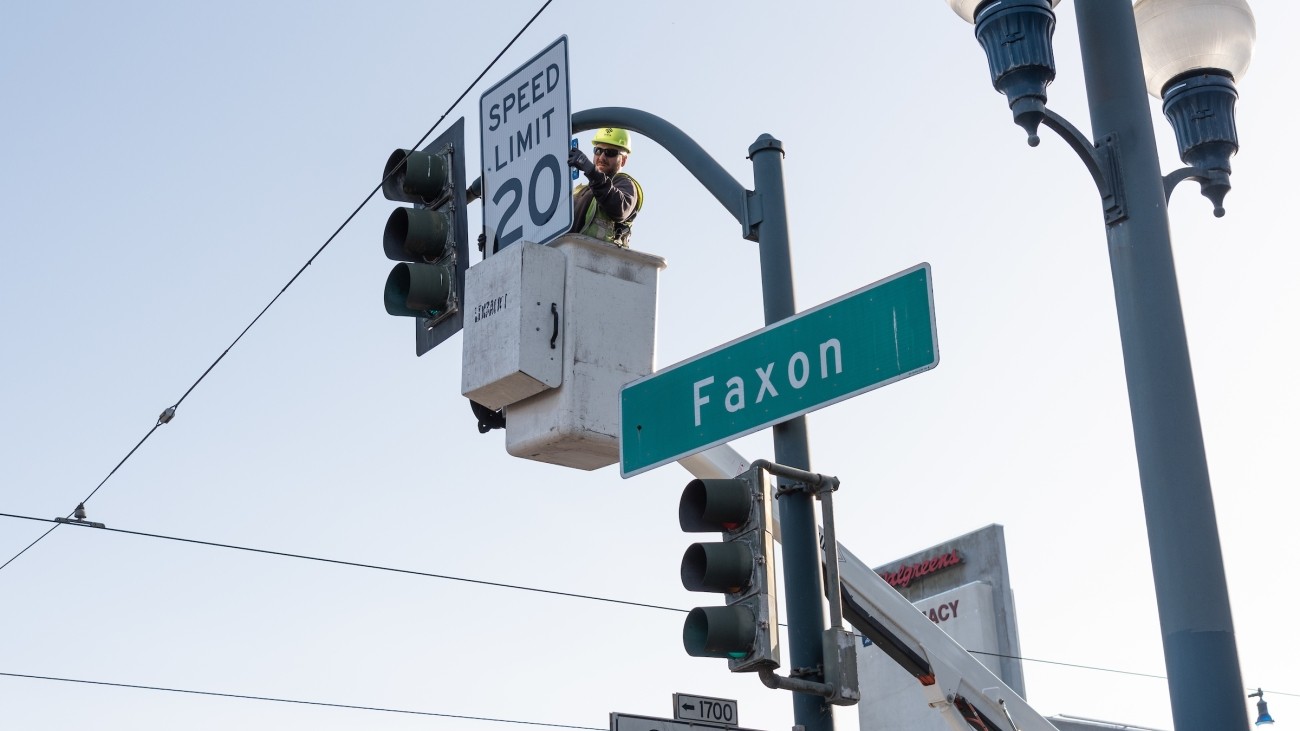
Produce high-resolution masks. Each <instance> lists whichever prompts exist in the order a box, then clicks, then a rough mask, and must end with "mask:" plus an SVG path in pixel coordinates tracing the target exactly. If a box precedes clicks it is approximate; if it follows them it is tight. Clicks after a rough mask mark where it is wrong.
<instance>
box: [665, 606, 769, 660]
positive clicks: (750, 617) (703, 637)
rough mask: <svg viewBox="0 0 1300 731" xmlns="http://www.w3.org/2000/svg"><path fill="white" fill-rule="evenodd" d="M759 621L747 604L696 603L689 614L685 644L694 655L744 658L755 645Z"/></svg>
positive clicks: (683, 629)
mask: <svg viewBox="0 0 1300 731" xmlns="http://www.w3.org/2000/svg"><path fill="white" fill-rule="evenodd" d="M757 637H758V625H757V623H756V622H755V621H754V614H753V612H751V611H750V610H749V608H748V607H745V606H743V605H732V606H728V607H696V608H694V609H692V610H691V611H690V613H689V614H687V615H686V623H685V624H684V625H683V626H682V645H683V646H684V647H685V648H686V654H688V655H690V656H692V657H719V658H724V659H737V660H738V659H741V658H744V657H747V656H748V655H749V654H750V653H751V652H752V651H753V648H754V642H755V640H756V639H757Z"/></svg>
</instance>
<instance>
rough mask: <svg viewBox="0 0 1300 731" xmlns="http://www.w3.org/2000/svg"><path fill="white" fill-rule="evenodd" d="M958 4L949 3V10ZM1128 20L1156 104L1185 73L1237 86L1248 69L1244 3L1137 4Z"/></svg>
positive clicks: (1171, 0) (1154, 0)
mask: <svg viewBox="0 0 1300 731" xmlns="http://www.w3.org/2000/svg"><path fill="white" fill-rule="evenodd" d="M962 1H963V0H949V3H950V4H952V5H953V6H954V8H953V9H954V10H955V9H956V5H957V4H958V3H960V2H962ZM1082 1H1083V2H1087V0H1082ZM1133 15H1134V17H1135V18H1136V20H1137V32H1138V42H1139V44H1140V45H1141V47H1142V69H1143V71H1144V73H1145V74H1146V82H1147V91H1149V92H1150V93H1151V96H1154V97H1155V98H1157V99H1159V98H1161V92H1162V91H1163V90H1164V87H1165V85H1166V84H1168V83H1169V82H1170V80H1172V79H1173V78H1175V77H1177V76H1180V75H1182V74H1185V73H1187V72H1189V71H1196V70H1198V69H1205V70H1207V71H1209V70H1219V71H1226V72H1227V73H1228V74H1229V75H1231V76H1232V78H1233V80H1234V81H1237V82H1240V81H1241V77H1242V75H1243V74H1245V73H1246V69H1247V68H1248V67H1249V66H1250V56H1251V53H1252V51H1253V50H1254V47H1255V15H1254V14H1253V13H1251V12H1250V5H1249V4H1247V2H1246V0H1137V2H1136V3H1134V4H1133Z"/></svg>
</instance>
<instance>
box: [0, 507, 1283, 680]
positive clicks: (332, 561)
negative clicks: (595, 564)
mask: <svg viewBox="0 0 1300 731" xmlns="http://www.w3.org/2000/svg"><path fill="white" fill-rule="evenodd" d="M0 517H4V518H15V519H18V520H34V521H37V522H47V523H49V522H53V521H51V520H49V519H47V518H36V517H33V516H30V515H17V514H14V513H0ZM100 530H106V531H111V532H113V533H125V534H127V535H133V536H143V537H145V538H158V539H161V540H166V541H178V542H180V543H192V544H195V545H199V546H211V547H213V548H228V549H231V550H235V551H247V552H249V553H261V554H266V555H269V556H281V557H283V558H297V559H303V560H306V561H317V562H320V563H330V564H336V565H339V566H351V567H354V568H363V569H373V570H375V571H388V572H391V573H398V574H408V575H411V576H423V577H426V578H431V579H446V580H448V581H462V582H465V583H467V584H479V585H482V586H495V587H498V588H501V589H517V590H519V591H531V592H536V593H538V594H551V595H554V596H566V597H570V598H573V599H589V600H592V601H598V602H608V603H610V604H623V605H626V606H630V607H642V608H645V609H661V610H664V611H668V612H680V613H683V614H685V613H687V612H688V611H689V610H686V609H679V608H677V607H665V606H662V605H659V604H646V603H644V602H633V601H628V600H626V599H611V598H609V597H601V596H592V595H590V594H577V593H574V592H567V591H556V590H554V589H540V588H537V587H533V586H520V585H518V584H505V583H501V582H497V581H487V580H485V579H469V578H465V577H462V576H448V575H446V574H435V573H431V572H427V571H416V570H413V569H399V568H393V567H391V566H378V565H375V564H365V563H358V562H356V561H342V560H339V559H332V558H321V557H319V556H307V555H304V554H298V553H287V552H284V551H271V550H267V549H264V548H249V547H247V546H236V545H233V544H229V543H216V542H213V541H201V540H197V539H194V538H180V537H176V536H166V535H162V534H159V533H146V532H143V531H133V530H125V529H122V528H109V527H103V528H101V529H100ZM967 652H969V653H970V654H972V655H987V656H989V657H1003V658H1007V659H1009V660H1023V661H1024V662H1036V663H1042V664H1045V665H1059V666H1062V667H1070V668H1078V669H1080V670H1096V671H1099V672H1105V673H1118V674H1121V675H1134V676H1137V677H1142V678H1154V679H1156V680H1168V678H1167V677H1166V676H1164V675H1156V674H1154V673H1140V672H1137V671H1133V670H1116V669H1114V668H1103V667H1097V666H1095V665H1080V664H1077V663H1068V662H1059V661H1056V660H1040V659H1038V658H1033V657H1022V656H1020V655H1004V654H1001V653H997V652H984V651H982V650H967ZM3 674H4V673H0V675H3ZM1269 693H1275V694H1277V695H1285V696H1292V697H1296V698H1300V694H1295V693H1283V692H1282V691H1273V690H1270V691H1269Z"/></svg>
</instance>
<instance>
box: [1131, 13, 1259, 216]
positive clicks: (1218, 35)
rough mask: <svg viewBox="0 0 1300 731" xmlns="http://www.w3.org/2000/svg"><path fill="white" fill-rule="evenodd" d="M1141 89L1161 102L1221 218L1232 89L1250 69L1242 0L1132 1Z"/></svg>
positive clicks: (1232, 130) (1249, 24)
mask: <svg viewBox="0 0 1300 731" xmlns="http://www.w3.org/2000/svg"><path fill="white" fill-rule="evenodd" d="M1133 15H1134V18H1135V19H1136V20H1137V31H1138V42H1139V44H1140V45H1141V48H1142V67H1143V72H1144V73H1145V75H1146V84H1147V91H1149V92H1150V93H1151V95H1152V96H1154V97H1156V98H1157V99H1163V100H1164V112H1165V117H1166V118H1167V119H1168V120H1169V124H1170V125H1172V126H1173V128H1174V135H1175V136H1176V137H1177V138H1178V156H1179V157H1181V158H1182V160H1183V162H1184V163H1186V164H1187V165H1190V166H1191V167H1193V168H1196V169H1197V170H1196V173H1197V177H1198V178H1199V179H1200V181H1201V192H1202V193H1203V194H1204V195H1205V196H1206V197H1207V198H1209V199H1210V200H1211V201H1213V203H1214V215H1215V216H1222V215H1223V198H1224V196H1226V195H1227V194H1228V190H1229V189H1230V188H1231V184H1230V183H1229V182H1228V176H1229V175H1230V174H1231V173H1232V166H1231V164H1230V163H1229V159H1230V158H1231V157H1232V156H1233V155H1235V154H1236V153H1237V123H1236V111H1235V110H1236V103H1237V87H1236V84H1235V82H1236V81H1240V80H1241V77H1242V76H1243V75H1244V74H1245V73H1246V69H1247V68H1248V67H1249V66H1250V56H1251V52H1252V50H1253V49H1254V45H1255V16H1254V15H1253V14H1252V13H1251V12H1250V6H1249V5H1248V4H1247V2H1246V0H1137V2H1136V3H1134V5H1133Z"/></svg>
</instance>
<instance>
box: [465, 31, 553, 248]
mask: <svg viewBox="0 0 1300 731" xmlns="http://www.w3.org/2000/svg"><path fill="white" fill-rule="evenodd" d="M569 114H570V108H569V37H568V36H560V37H559V39H557V40H556V41H555V42H554V43H552V44H551V45H550V46H548V47H547V48H546V50H544V51H542V52H541V53H539V54H537V55H536V56H534V57H533V58H532V59H531V60H530V61H528V63H525V64H524V65H523V66H520V67H519V69H518V70H516V71H515V72H514V73H512V74H510V75H509V76H507V77H506V78H505V79H502V80H501V81H500V82H498V83H497V84H496V86H493V87H492V88H491V89H488V90H487V91H486V92H485V93H484V94H483V96H482V97H480V99H479V131H480V137H481V142H482V154H483V229H484V233H485V234H487V240H488V241H489V242H495V245H493V246H489V247H488V248H489V251H487V252H485V253H488V254H490V253H492V252H493V251H497V250H500V249H503V248H505V247H507V246H509V245H510V244H513V243H515V242H516V241H531V242H533V243H535V244H544V243H546V242H548V241H550V240H551V239H553V238H555V237H557V236H559V235H561V234H563V233H565V232H567V231H568V230H569V228H570V226H572V225H573V189H572V188H571V187H570V182H569V181H570V178H569V166H568V154H569V137H570V129H571V128H570V121H569Z"/></svg>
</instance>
